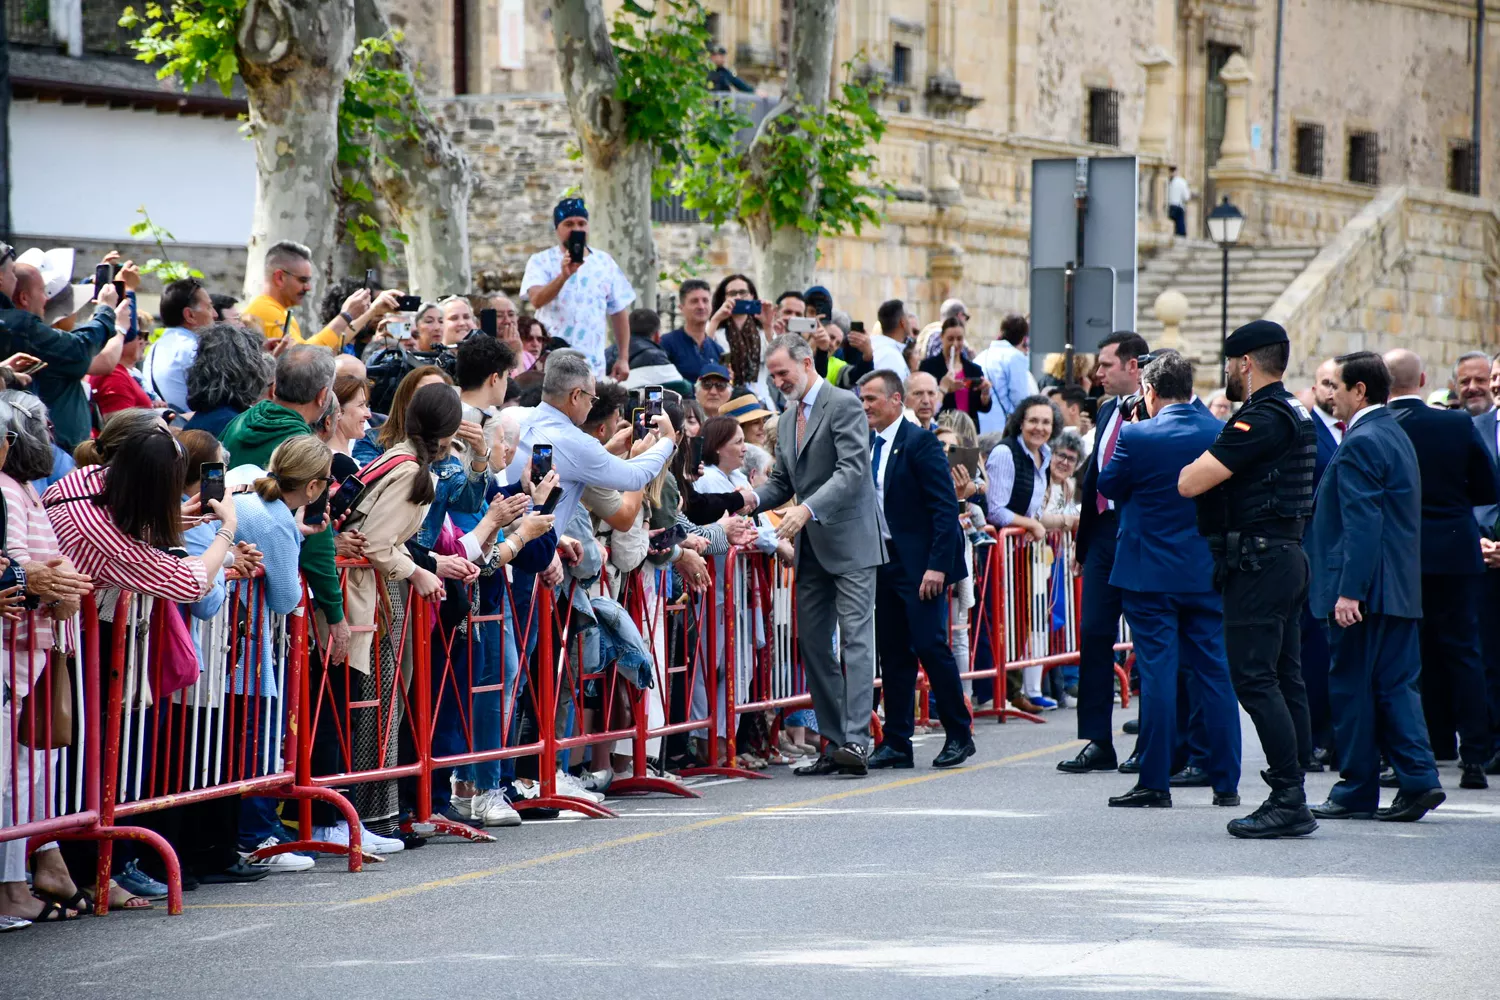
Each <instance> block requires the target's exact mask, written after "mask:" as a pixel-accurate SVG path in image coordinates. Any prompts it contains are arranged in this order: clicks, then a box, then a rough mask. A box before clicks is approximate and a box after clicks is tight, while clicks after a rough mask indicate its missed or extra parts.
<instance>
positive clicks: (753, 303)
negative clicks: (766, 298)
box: [733, 299, 760, 316]
mask: <svg viewBox="0 0 1500 1000" xmlns="http://www.w3.org/2000/svg"><path fill="white" fill-rule="evenodd" d="M733 314H734V315H735V316H759V315H760V300H759V299H735V300H734V309H733Z"/></svg>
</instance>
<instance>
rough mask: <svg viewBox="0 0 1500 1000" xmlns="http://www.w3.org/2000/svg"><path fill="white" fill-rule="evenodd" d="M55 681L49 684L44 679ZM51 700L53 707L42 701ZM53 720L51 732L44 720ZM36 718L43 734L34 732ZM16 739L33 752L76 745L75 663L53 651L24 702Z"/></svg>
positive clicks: (18, 720)
mask: <svg viewBox="0 0 1500 1000" xmlns="http://www.w3.org/2000/svg"><path fill="white" fill-rule="evenodd" d="M48 677H50V678H51V683H47V682H46V681H45V680H44V678H48ZM48 696H50V697H51V703H50V704H44V703H43V701H42V699H43V698H45V697H48ZM49 717H50V718H51V720H52V724H51V727H50V729H49V728H47V724H46V722H45V721H44V720H46V719H47V718H49ZM33 719H35V720H36V722H37V727H38V729H40V732H33V731H32V727H31V722H32V720H33ZM16 740H17V741H18V742H19V743H20V744H21V745H22V746H26V747H30V748H31V749H33V750H60V749H61V748H63V747H67V746H72V745H73V669H72V661H71V660H70V659H69V658H68V657H65V656H63V655H62V654H60V653H58V652H57V651H55V650H54V651H53V652H52V654H51V658H50V659H49V661H48V664H47V668H46V669H44V670H43V671H42V672H41V673H39V674H37V677H36V680H35V681H33V682H32V685H31V691H30V692H29V693H27V695H26V697H25V698H23V699H21V712H20V717H19V718H18V719H16Z"/></svg>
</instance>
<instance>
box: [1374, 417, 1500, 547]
mask: <svg viewBox="0 0 1500 1000" xmlns="http://www.w3.org/2000/svg"><path fill="white" fill-rule="evenodd" d="M1390 408H1391V412H1392V413H1393V414H1394V415H1395V417H1396V423H1397V424H1399V425H1400V426H1401V429H1402V430H1403V431H1405V432H1406V436H1407V437H1409V438H1411V443H1412V447H1414V448H1415V449H1416V451H1417V467H1418V468H1419V469H1420V470H1421V473H1422V572H1423V573H1446V574H1463V575H1465V576H1477V575H1479V574H1480V573H1483V572H1484V557H1483V556H1482V555H1480V552H1479V525H1478V524H1477V523H1476V522H1475V520H1474V508H1475V507H1482V506H1485V505H1488V504H1493V503H1494V502H1495V496H1496V487H1495V463H1494V462H1493V461H1492V460H1491V459H1490V454H1489V452H1488V451H1486V450H1485V447H1484V442H1483V441H1482V440H1480V437H1479V430H1478V429H1477V428H1476V427H1475V426H1474V421H1473V419H1472V418H1470V417H1469V415H1468V414H1467V413H1461V412H1455V411H1453V410H1439V409H1436V408H1435V407H1431V406H1428V405H1427V404H1426V403H1424V402H1422V401H1421V400H1420V399H1402V400H1398V401H1396V402H1394V403H1392V404H1391V407H1390Z"/></svg>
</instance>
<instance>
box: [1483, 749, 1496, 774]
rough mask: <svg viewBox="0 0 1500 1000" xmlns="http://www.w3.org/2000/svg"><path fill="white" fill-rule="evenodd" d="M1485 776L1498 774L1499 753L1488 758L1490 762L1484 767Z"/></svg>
mask: <svg viewBox="0 0 1500 1000" xmlns="http://www.w3.org/2000/svg"><path fill="white" fill-rule="evenodd" d="M1484 773H1485V774H1500V753H1496V754H1495V756H1493V757H1491V758H1490V762H1489V763H1488V764H1486V765H1484Z"/></svg>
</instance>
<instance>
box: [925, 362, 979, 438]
mask: <svg viewBox="0 0 1500 1000" xmlns="http://www.w3.org/2000/svg"><path fill="white" fill-rule="evenodd" d="M959 364H960V365H962V366H963V370H964V378H975V379H978V378H984V369H983V368H981V367H979V366H978V365H976V364H975V363H974V362H972V361H970V360H969V359H968V358H960V359H959ZM917 370H918V371H922V372H926V373H927V374H929V375H931V376H932V377H933V378H935V379H937V380H938V383H939V384H941V383H942V381H943V376H944V375H946V374H948V360H947V359H946V358H944V357H943V356H942V355H941V354H934V355H933V356H932V357H930V358H923V359H922V363H921V364H920V365H918V366H917ZM993 395H994V390H991V397H992V398H991V399H990V405H989V406H981V405H980V404H979V392H978V390H970V392H969V405H968V407H966V408H965V409H964V411H963V412H965V413H967V414H968V415H969V416H970V417H972V418H973V419H974V423H976V424H977V423H979V414H981V413H988V412H990V406H994V405H995V400H994V399H993ZM957 400H958V393H956V392H945V393H943V405H942V408H943V409H945V410H956V409H958V402H957Z"/></svg>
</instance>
